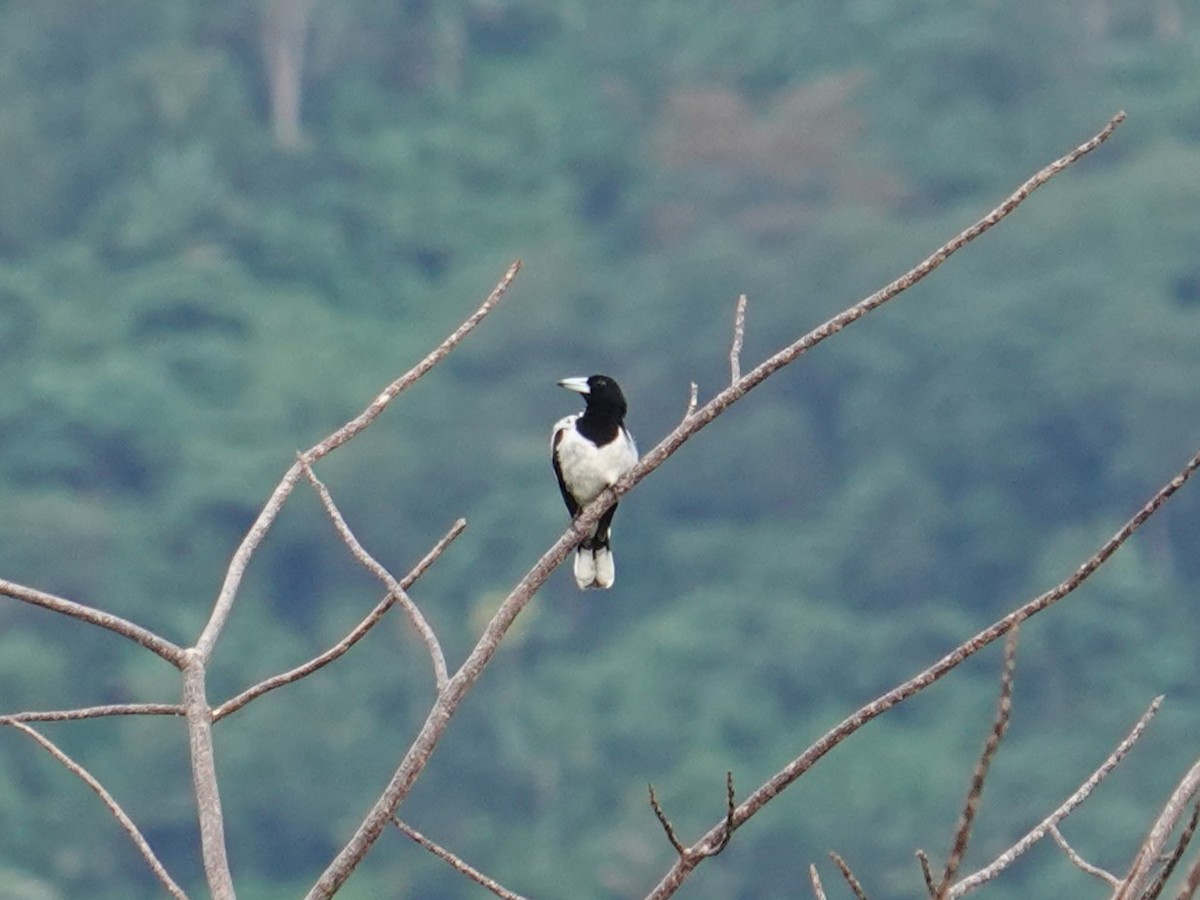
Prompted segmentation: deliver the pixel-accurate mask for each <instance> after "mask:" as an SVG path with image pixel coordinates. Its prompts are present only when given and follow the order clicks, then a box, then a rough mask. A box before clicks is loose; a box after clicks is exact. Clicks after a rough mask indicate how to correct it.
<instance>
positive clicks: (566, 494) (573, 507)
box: [550, 425, 579, 519]
mask: <svg viewBox="0 0 1200 900" xmlns="http://www.w3.org/2000/svg"><path fill="white" fill-rule="evenodd" d="M567 427H568V428H569V427H570V426H569V425H568V426H567ZM565 433H566V429H565V428H562V429H559V430H558V431H556V432H554V445H553V447H552V448H551V450H550V459H551V461H552V462H553V463H554V476H555V477H556V478H557V479H558V489H559V490H560V491H562V498H563V502H564V503H566V504H567V512H569V513H570V514H571V518H572V519H573V518H575V516H576V515H578V513H579V504H578V503H576V502H575V498H574V497H572V496H571V492H570V491H569V490H567V483H566V482H565V481H563V473H562V466H561V465H559V463H558V445H559V443H561V441H562V439H563V435H564V434H565Z"/></svg>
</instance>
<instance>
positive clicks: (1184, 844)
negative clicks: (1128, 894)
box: [1142, 803, 1200, 900]
mask: <svg viewBox="0 0 1200 900" xmlns="http://www.w3.org/2000/svg"><path fill="white" fill-rule="evenodd" d="M1198 824H1200V803H1193V804H1192V817H1191V818H1190V819H1188V822H1187V825H1185V826H1184V827H1183V832H1182V833H1181V834H1180V835H1179V840H1178V841H1176V842H1175V849H1174V850H1172V851H1171V855H1170V856H1169V857H1168V858H1167V860H1166V862H1164V863H1163V867H1162V869H1160V870H1159V873H1158V875H1156V876H1155V878H1154V882H1153V883H1152V884H1151V885H1150V887H1148V888H1147V889H1146V893H1144V894H1142V900H1155V898H1156V897H1158V896H1159V895H1160V894H1162V892H1163V889H1164V888H1165V887H1166V886H1167V881H1169V880H1170V878H1171V875H1172V874H1173V873H1174V871H1175V867H1176V866H1178V865H1179V861H1180V860H1181V859H1183V854H1184V853H1186V852H1187V848H1188V845H1189V844H1190V843H1191V842H1192V838H1193V837H1194V836H1195V834H1196V826H1197V825H1198Z"/></svg>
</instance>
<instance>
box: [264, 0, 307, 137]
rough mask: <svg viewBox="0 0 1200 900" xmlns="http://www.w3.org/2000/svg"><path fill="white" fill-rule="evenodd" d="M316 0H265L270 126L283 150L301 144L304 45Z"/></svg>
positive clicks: (266, 65) (265, 55)
mask: <svg viewBox="0 0 1200 900" xmlns="http://www.w3.org/2000/svg"><path fill="white" fill-rule="evenodd" d="M315 3H316V0H265V2H264V8H263V20H262V53H263V66H264V68H265V69H266V75H267V86H268V88H269V90H270V97H271V130H272V132H273V133H274V135H275V142H276V143H277V144H278V145H279V146H280V147H282V148H283V149H285V150H291V149H294V148H296V147H298V146H299V145H300V141H301V133H300V102H301V94H302V90H303V87H302V85H303V78H304V45H305V43H306V40H307V37H308V22H309V15H310V13H311V12H312V8H313V5H314V4H315Z"/></svg>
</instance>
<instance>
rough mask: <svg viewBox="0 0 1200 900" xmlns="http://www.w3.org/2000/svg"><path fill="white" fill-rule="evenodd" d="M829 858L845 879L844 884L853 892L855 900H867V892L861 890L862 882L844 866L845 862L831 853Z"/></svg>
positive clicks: (847, 866)
mask: <svg viewBox="0 0 1200 900" xmlns="http://www.w3.org/2000/svg"><path fill="white" fill-rule="evenodd" d="M829 858H830V859H832V860H833V864H834V865H835V866H837V867H838V871H840V872H841V873H842V877H843V878H845V879H846V884H848V885H849V886H850V890H852V891H853V892H854V896H855V898H856V900H867V892H866V891H864V890H863V886H862V882H861V881H859V880H858V878H857V877H855V875H854V873H853V872H852V871H851V870H850V866H849V865H847V864H846V861H845V860H844V859H842V858H841V857H840V856H838V855H837V854H836V853H833V852H831V853H830V854H829Z"/></svg>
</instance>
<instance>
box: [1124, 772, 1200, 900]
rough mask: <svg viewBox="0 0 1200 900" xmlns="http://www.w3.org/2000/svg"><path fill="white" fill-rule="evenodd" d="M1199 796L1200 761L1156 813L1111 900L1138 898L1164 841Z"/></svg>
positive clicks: (1165, 842) (1156, 861) (1161, 850)
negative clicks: (1152, 823) (1159, 811)
mask: <svg viewBox="0 0 1200 900" xmlns="http://www.w3.org/2000/svg"><path fill="white" fill-rule="evenodd" d="M1198 792H1200V761H1198V762H1196V763H1195V764H1194V765H1193V766H1192V767H1191V769H1189V770H1188V772H1187V774H1186V775H1184V776H1183V779H1182V780H1181V781H1180V782H1179V785H1178V786H1177V787H1176V788H1175V790H1174V791H1172V792H1171V796H1170V797H1169V798H1168V799H1167V802H1166V805H1165V806H1163V808H1162V812H1161V813H1159V816H1158V818H1157V819H1156V820H1155V822H1154V825H1153V826H1152V827H1151V828H1150V833H1149V834H1148V835H1146V840H1145V841H1144V842H1143V843H1142V846H1141V847H1140V848H1139V849H1138V852H1137V855H1136V856H1135V857H1134V858H1133V864H1132V865H1130V867H1129V874H1128V875H1126V876H1125V878H1124V880H1123V881H1122V882H1121V887H1120V890H1118V891H1117V892H1116V893H1115V894H1113V900H1131V898H1133V897H1138V896H1140V895H1141V893H1142V891H1143V890H1144V888H1145V883H1146V880H1147V878H1148V877H1149V875H1150V872H1151V871H1152V870H1153V868H1154V866H1155V865H1156V864H1157V863H1158V859H1159V856H1160V855H1161V854H1162V852H1163V848H1164V847H1165V846H1166V844H1167V839H1168V838H1169V837H1170V836H1171V832H1172V831H1174V830H1175V825H1176V824H1177V823H1178V822H1179V820H1180V818H1182V817H1183V814H1184V813H1185V812H1186V811H1187V810H1188V808H1189V807H1190V806H1191V805H1192V803H1193V802H1194V801H1195V799H1196V795H1197V793H1198Z"/></svg>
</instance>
